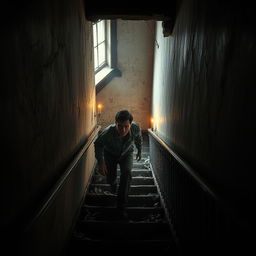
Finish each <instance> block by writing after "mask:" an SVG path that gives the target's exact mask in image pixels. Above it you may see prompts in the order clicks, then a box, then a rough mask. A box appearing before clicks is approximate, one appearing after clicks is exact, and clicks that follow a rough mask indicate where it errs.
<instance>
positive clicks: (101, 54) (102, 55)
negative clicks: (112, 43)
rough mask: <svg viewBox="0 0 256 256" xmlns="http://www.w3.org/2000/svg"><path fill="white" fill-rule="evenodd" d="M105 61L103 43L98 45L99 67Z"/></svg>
mask: <svg viewBox="0 0 256 256" xmlns="http://www.w3.org/2000/svg"><path fill="white" fill-rule="evenodd" d="M105 61H106V50H105V43H102V44H100V45H99V66H100V65H102V64H103V63H104V62H105Z"/></svg>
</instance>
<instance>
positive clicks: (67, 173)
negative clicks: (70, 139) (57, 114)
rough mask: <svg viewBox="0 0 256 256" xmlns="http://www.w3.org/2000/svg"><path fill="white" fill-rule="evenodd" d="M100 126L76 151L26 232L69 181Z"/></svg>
mask: <svg viewBox="0 0 256 256" xmlns="http://www.w3.org/2000/svg"><path fill="white" fill-rule="evenodd" d="M100 128H101V127H100V126H96V127H95V128H94V130H93V131H92V132H91V134H90V136H89V137H88V139H87V140H86V142H85V143H84V145H83V146H82V147H81V148H80V150H79V151H78V152H77V153H76V155H75V156H74V158H73V160H72V161H71V163H70V164H69V165H68V167H67V168H66V170H65V171H64V172H63V174H62V176H61V177H60V178H59V180H58V181H57V182H56V183H55V185H54V186H53V187H52V189H51V190H50V191H49V193H48V194H47V196H46V197H45V199H44V200H43V201H42V203H41V204H40V206H39V207H38V209H37V211H36V212H35V214H34V215H33V217H32V218H31V219H30V220H29V222H28V224H27V225H26V226H25V232H26V231H27V230H29V229H30V228H31V227H32V226H33V224H34V223H35V222H36V221H37V220H38V219H39V218H40V217H41V216H42V215H43V214H44V213H45V212H46V211H47V209H48V208H49V206H50V205H51V204H52V202H53V201H54V199H55V198H56V196H57V194H58V192H59V191H60V190H61V188H62V187H63V185H64V184H65V182H66V181H67V179H68V177H69V176H70V175H71V174H72V172H73V170H74V169H75V167H76V166H77V164H78V163H79V161H80V159H81V158H82V156H83V155H84V154H85V152H86V151H87V150H88V148H89V147H90V146H91V144H92V143H93V142H94V140H95V139H96V137H97V135H98V132H99V131H100Z"/></svg>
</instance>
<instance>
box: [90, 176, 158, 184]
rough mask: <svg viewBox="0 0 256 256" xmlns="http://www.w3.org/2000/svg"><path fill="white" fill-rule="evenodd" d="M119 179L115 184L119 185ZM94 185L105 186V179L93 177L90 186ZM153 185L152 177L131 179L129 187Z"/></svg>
mask: <svg viewBox="0 0 256 256" xmlns="http://www.w3.org/2000/svg"><path fill="white" fill-rule="evenodd" d="M119 181H120V177H119V176H118V177H117V182H118V183H119ZM95 183H101V184H107V181H106V177H105V176H102V175H97V174H96V175H93V177H92V180H91V184H95ZM139 184H141V185H143V184H145V185H154V184H155V181H154V178H153V177H132V180H131V185H139Z"/></svg>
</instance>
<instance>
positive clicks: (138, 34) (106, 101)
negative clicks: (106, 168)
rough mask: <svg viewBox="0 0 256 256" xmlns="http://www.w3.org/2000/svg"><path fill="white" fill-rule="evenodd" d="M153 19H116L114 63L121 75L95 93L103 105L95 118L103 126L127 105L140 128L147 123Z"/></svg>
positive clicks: (110, 121) (152, 52) (148, 123)
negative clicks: (115, 53)
mask: <svg viewBox="0 0 256 256" xmlns="http://www.w3.org/2000/svg"><path fill="white" fill-rule="evenodd" d="M154 33H155V23H154V22H153V21H128V20H117V59H118V64H117V67H118V68H119V69H120V71H121V72H122V77H116V78H114V79H113V80H112V81H111V82H110V83H109V84H108V85H107V86H106V87H104V88H103V89H102V90H101V91H100V92H99V93H98V94H97V103H101V104H102V105H103V109H102V114H101V116H100V118H99V119H98V122H99V124H100V125H102V127H105V126H107V125H109V124H111V123H113V122H114V120H115V119H114V118H115V114H116V112H117V111H119V110H121V109H128V110H129V111H131V113H132V114H133V116H134V120H135V121H136V122H138V123H140V125H141V128H142V129H147V128H148V127H149V125H150V115H151V88H152V66H153V54H154Z"/></svg>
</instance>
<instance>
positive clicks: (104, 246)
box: [68, 233, 178, 256]
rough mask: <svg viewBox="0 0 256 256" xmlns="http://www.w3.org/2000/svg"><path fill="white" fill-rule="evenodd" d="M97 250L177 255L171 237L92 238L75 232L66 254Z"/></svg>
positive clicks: (118, 252) (98, 252)
mask: <svg viewBox="0 0 256 256" xmlns="http://www.w3.org/2000/svg"><path fill="white" fill-rule="evenodd" d="M85 248H86V251H89V252H94V254H95V252H97V255H98V254H100V255H106V252H108V253H109V254H111V255H120V254H122V253H120V252H125V254H126V253H129V254H130V255H147V254H149V255H152V253H153V254H155V255H172V256H175V255H178V251H177V247H176V245H175V243H174V240H173V239H172V238H169V237H166V238H161V239H148V240H146V239H143V238H141V239H136V240H135V239H133V240H130V239H129V240H128V239H122V240H120V239H119V240H116V239H102V240H100V239H92V238H90V237H87V236H86V235H85V234H83V233H76V234H74V236H73V238H72V247H70V248H69V250H70V252H68V255H72V256H74V255H83V253H84V251H85Z"/></svg>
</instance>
